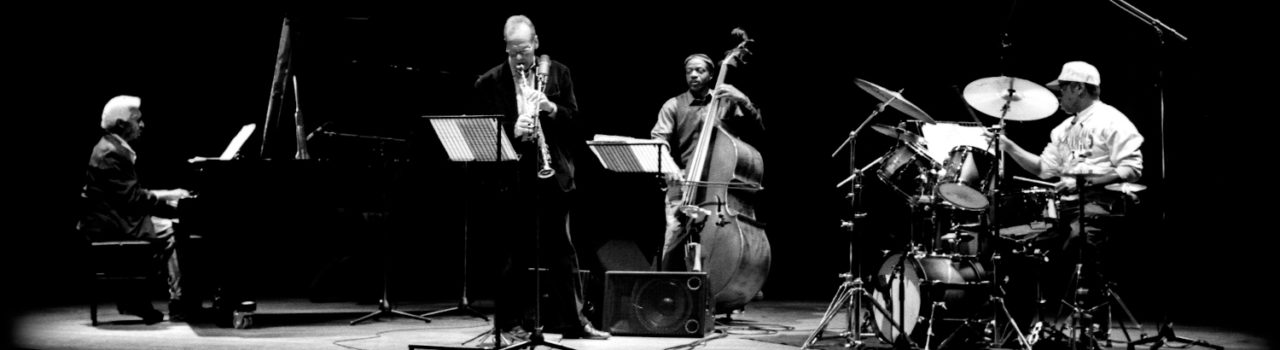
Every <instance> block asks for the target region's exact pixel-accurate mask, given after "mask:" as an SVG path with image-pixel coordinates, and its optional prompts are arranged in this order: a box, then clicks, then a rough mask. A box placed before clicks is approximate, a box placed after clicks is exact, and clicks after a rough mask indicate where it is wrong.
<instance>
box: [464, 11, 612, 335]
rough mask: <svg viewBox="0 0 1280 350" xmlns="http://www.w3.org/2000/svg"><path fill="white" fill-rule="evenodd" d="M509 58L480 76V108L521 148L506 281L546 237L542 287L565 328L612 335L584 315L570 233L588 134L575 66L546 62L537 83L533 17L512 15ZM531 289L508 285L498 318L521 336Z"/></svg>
mask: <svg viewBox="0 0 1280 350" xmlns="http://www.w3.org/2000/svg"><path fill="white" fill-rule="evenodd" d="M502 38H503V40H504V41H505V43H506V45H505V49H506V50H505V51H506V56H507V59H506V61H504V62H503V63H502V64H499V65H497V66H495V67H493V68H492V69H489V71H487V72H485V73H484V74H483V75H481V76H480V78H479V79H477V80H476V83H475V88H476V91H475V92H476V99H477V101H476V103H477V106H476V108H477V109H478V110H483V111H486V112H487V113H492V114H502V115H503V116H504V118H503V119H502V120H501V121H500V123H501V124H502V127H503V129H504V130H505V131H506V132H508V133H509V134H508V135H512V136H513V137H514V138H515V139H516V140H517V142H516V144H515V148H516V151H517V152H519V153H520V161H519V164H518V165H517V167H518V169H517V171H516V174H517V176H516V180H515V186H514V188H515V193H514V197H515V202H516V203H517V204H516V206H517V208H518V209H517V210H516V212H515V213H514V219H515V220H513V221H512V222H513V223H514V224H513V225H515V227H514V228H515V229H514V230H511V233H512V235H511V236H510V237H509V239H504V242H503V244H504V249H505V250H506V253H507V259H508V260H507V263H506V266H505V267H504V269H503V275H504V276H505V278H504V279H505V280H512V279H515V278H516V276H519V275H521V273H518V272H517V271H520V270H524V267H525V266H524V265H527V264H529V263H530V262H531V261H533V260H534V259H533V258H534V256H533V255H532V252H531V251H529V249H528V248H529V247H532V246H534V244H533V243H534V242H533V237H534V236H535V233H536V236H538V237H539V239H540V241H539V243H540V246H539V250H541V252H540V253H541V255H542V256H543V258H542V260H541V261H542V262H545V265H547V267H550V271H551V272H552V273H551V274H550V276H548V277H550V278H549V279H548V280H549V281H545V283H543V284H542V286H543V287H542V288H543V289H544V290H543V292H544V293H546V294H550V295H552V301H553V302H554V303H553V304H552V305H551V307H549V308H545V309H543V310H549V312H553V313H554V315H555V316H556V317H555V318H557V319H559V320H560V322H561V323H563V324H562V325H560V326H561V327H557V328H564V330H563V332H562V333H563V334H564V337H565V338H579V339H608V338H609V336H610V334H609V333H606V332H601V331H599V330H596V329H595V328H594V327H593V326H592V324H591V322H590V320H588V319H587V317H586V316H585V315H584V314H583V312H582V310H583V307H584V303H585V297H584V295H583V294H584V286H583V282H582V279H581V278H580V277H579V275H578V273H579V265H578V254H577V249H576V248H575V247H574V245H573V243H574V242H573V237H572V235H571V234H570V225H569V217H570V211H569V209H570V207H571V204H572V203H573V193H574V190H575V189H576V188H577V185H576V183H575V182H574V156H575V155H576V154H577V153H580V152H583V150H582V149H583V148H585V147H586V144H585V138H584V137H583V136H582V134H581V132H580V130H579V127H578V126H577V125H576V121H575V116H576V115H577V112H578V100H577V97H575V95H574V90H573V78H572V77H571V75H570V74H569V68H568V67H567V66H565V65H564V64H562V63H560V62H558V61H554V60H551V59H549V58H548V59H546V60H545V68H546V71H545V72H543V73H546V74H545V79H546V81H545V82H543V86H542V88H541V89H538V88H537V87H535V85H536V84H534V82H535V79H538V70H539V68H540V66H544V64H543V63H542V62H541V61H543V60H541V59H539V58H538V56H537V54H536V51H535V50H537V49H538V47H539V41H538V35H537V32H536V31H535V30H534V26H533V21H531V20H529V18H528V17H525V16H520V15H517V16H511V17H510V18H508V19H507V21H506V24H505V25H503V28H502ZM539 129H540V130H541V131H542V137H545V138H546V139H545V143H546V145H547V149H546V151H547V154H548V155H549V156H550V158H551V159H550V160H547V162H548V163H549V164H548V165H549V166H550V167H551V168H552V169H554V170H555V174H554V175H552V176H551V177H549V178H545V179H544V178H539V175H538V172H539V170H540V164H538V161H537V160H538V159H541V158H540V155H539V154H540V149H539V147H538V146H537V142H535V141H536V140H537V132H538V131H539ZM529 294H531V292H527V291H525V290H524V289H521V288H504V289H503V291H501V292H500V294H499V296H498V301H497V307H498V310H497V312H496V314H495V315H494V322H495V323H497V325H498V327H499V328H501V329H504V330H507V331H508V332H509V333H511V334H514V335H516V336H517V337H520V336H522V335H524V334H527V333H526V332H525V329H527V328H528V327H532V326H534V325H532V324H531V323H530V319H531V318H532V317H528V316H527V315H526V313H525V312H524V310H526V309H529V308H530V307H528V305H527V303H526V302H527V301H528V300H529Z"/></svg>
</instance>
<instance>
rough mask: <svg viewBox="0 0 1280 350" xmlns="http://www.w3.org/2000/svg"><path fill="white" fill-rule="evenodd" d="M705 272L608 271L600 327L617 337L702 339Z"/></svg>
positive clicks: (707, 307)
mask: <svg viewBox="0 0 1280 350" xmlns="http://www.w3.org/2000/svg"><path fill="white" fill-rule="evenodd" d="M706 279H707V275H706V273H705V272H700V273H699V272H633V271H611V272H608V273H606V276H605V297H606V300H605V303H604V304H605V309H604V321H605V322H604V325H605V327H607V329H608V331H609V332H611V333H615V334H619V335H662V336H690V337H702V336H703V335H705V334H706V333H707V332H708V331H709V329H707V327H706V325H708V324H710V320H709V318H710V317H711V313H710V305H709V304H708V302H707V301H708V294H707V290H706V288H702V287H703V286H704V285H705V284H706Z"/></svg>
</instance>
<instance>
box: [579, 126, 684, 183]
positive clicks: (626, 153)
mask: <svg viewBox="0 0 1280 350" xmlns="http://www.w3.org/2000/svg"><path fill="white" fill-rule="evenodd" d="M587 147H588V148H590V149H591V152H592V153H594V154H595V155H596V158H598V159H599V160H600V164H603V165H604V168H605V169H609V170H612V171H615V172H619V173H650V174H658V173H671V172H679V171H680V167H679V166H678V165H676V162H675V160H674V159H672V158H671V153H670V152H665V151H664V150H665V149H666V148H667V144H666V143H663V142H661V141H656V140H645V139H637V138H633V137H626V136H613V135H596V137H595V139H594V140H592V141H587Z"/></svg>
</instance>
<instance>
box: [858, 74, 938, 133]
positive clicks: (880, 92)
mask: <svg viewBox="0 0 1280 350" xmlns="http://www.w3.org/2000/svg"><path fill="white" fill-rule="evenodd" d="M854 80H855V81H856V82H857V84H858V87H860V88H862V90H864V91H866V92H867V93H869V94H871V96H875V97H876V99H879V100H880V102H888V103H889V105H890V106H893V108H894V109H897V110H899V111H901V112H902V113H906V114H907V115H908V116H911V117H912V118H916V119H919V120H923V121H925V122H929V123H933V122H934V121H933V118H931V117H929V114H928V113H925V112H924V111H923V110H920V107H916V105H914V104H911V102H910V101H907V100H906V99H905V98H902V94H899V93H897V92H895V91H889V89H885V88H883V87H880V85H876V84H872V83H871V82H869V81H866V80H862V79H854Z"/></svg>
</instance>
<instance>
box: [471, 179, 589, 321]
mask: <svg viewBox="0 0 1280 350" xmlns="http://www.w3.org/2000/svg"><path fill="white" fill-rule="evenodd" d="M536 186H537V193H536V195H535V194H533V193H532V192H528V191H519V192H522V193H520V194H524V195H518V196H517V198H516V201H515V203H516V207H515V208H513V210H512V211H511V212H512V213H513V214H514V215H511V216H509V217H511V218H514V219H515V220H516V221H514V222H512V223H510V224H509V225H507V227H511V229H510V230H508V232H507V233H506V234H505V235H504V236H505V237H506V239H504V243H505V244H503V246H504V247H505V248H504V249H505V251H504V253H505V255H506V264H505V266H504V267H503V271H502V281H503V283H502V284H501V285H500V288H501V290H500V291H499V292H498V293H497V298H498V299H497V312H496V315H495V316H494V318H495V322H496V323H497V325H498V327H500V328H501V329H503V330H506V329H509V328H511V327H514V326H517V325H519V326H521V327H524V328H525V329H526V330H532V327H533V326H534V324H533V317H534V314H533V313H534V312H535V306H539V307H540V308H541V318H542V320H543V322H542V323H543V324H542V326H549V327H548V328H554V326H557V325H548V324H546V320H548V319H556V320H559V321H560V323H561V324H559V325H558V326H560V327H563V328H565V329H581V328H582V326H584V325H586V324H588V323H589V321H588V320H587V318H586V316H584V315H583V313H582V308H583V300H584V297H583V282H582V278H581V277H580V275H579V274H578V270H579V267H578V254H577V250H576V249H575V248H574V244H573V238H572V235H571V234H570V232H569V226H570V225H569V217H570V214H569V207H570V203H571V202H570V199H571V194H570V193H566V192H562V191H560V190H559V188H558V187H556V186H555V184H554V182H551V181H544V182H542V183H539V184H537V185H536ZM535 228H536V230H535ZM535 236H536V237H537V238H538V239H537V240H535ZM535 245H536V246H535ZM535 250H537V251H539V252H540V254H539V255H540V256H535V254H534V253H535ZM535 257H537V258H538V260H537V261H536V262H535V260H534V259H535ZM535 263H536V265H540V266H541V268H542V269H546V270H547V272H546V273H540V274H538V276H540V279H541V280H540V281H539V283H538V284H539V286H538V288H539V289H541V290H540V294H541V295H547V296H549V298H548V299H546V300H545V302H543V303H542V304H541V305H534V302H536V301H539V300H543V299H542V298H536V299H535V295H536V294H535V291H534V288H535V286H534V283H533V277H534V274H533V273H532V272H531V271H529V270H530V269H532V268H534V266H535Z"/></svg>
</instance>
